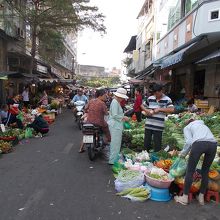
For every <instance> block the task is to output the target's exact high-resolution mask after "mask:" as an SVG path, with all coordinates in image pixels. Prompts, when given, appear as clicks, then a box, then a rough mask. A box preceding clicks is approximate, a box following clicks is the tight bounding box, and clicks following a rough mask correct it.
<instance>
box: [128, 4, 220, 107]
mask: <svg viewBox="0 0 220 220" xmlns="http://www.w3.org/2000/svg"><path fill="white" fill-rule="evenodd" d="M151 4H152V9H150V8H151V7H150V5H151ZM147 5H149V6H148V7H147ZM138 18H139V20H140V21H141V19H142V20H143V21H142V22H140V24H142V25H139V32H138V35H137V38H136V50H134V49H133V52H131V51H129V52H130V54H131V53H133V57H132V59H131V60H128V61H129V62H130V64H129V65H128V68H129V67H130V66H131V65H134V67H135V71H134V72H135V74H138V77H137V78H139V79H143V78H144V77H146V76H148V75H149V74H152V73H153V75H154V78H155V80H159V81H164V80H171V81H172V88H171V93H172V94H173V95H174V98H178V97H176V94H179V93H180V92H181V91H182V92H183V91H185V92H186V96H187V97H195V98H196V97H202V96H203V97H206V98H208V101H209V103H210V104H211V105H215V106H218V107H220V101H219V97H220V77H219V72H220V66H219V60H220V50H219V48H220V1H219V0H154V1H153V2H151V1H145V3H144V5H143V7H142V9H141V12H140V13H139V16H138ZM141 30H142V31H141ZM144 30H145V32H144ZM146 36H148V37H146ZM144 45H145V49H144ZM148 52H149V53H148ZM130 57H131V55H130ZM144 57H145V58H144ZM132 61H133V62H132ZM134 61H136V62H134ZM151 63H152V64H151ZM139 71H141V72H139Z"/></svg>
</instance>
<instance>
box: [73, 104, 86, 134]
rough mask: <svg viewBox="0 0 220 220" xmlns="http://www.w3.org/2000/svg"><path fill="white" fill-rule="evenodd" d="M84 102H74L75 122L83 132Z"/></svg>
mask: <svg viewBox="0 0 220 220" xmlns="http://www.w3.org/2000/svg"><path fill="white" fill-rule="evenodd" d="M85 104H86V103H85V102H84V101H76V102H74V106H75V107H76V113H75V120H76V123H77V125H78V127H79V129H80V130H82V124H83V123H82V116H83V115H84V107H85Z"/></svg>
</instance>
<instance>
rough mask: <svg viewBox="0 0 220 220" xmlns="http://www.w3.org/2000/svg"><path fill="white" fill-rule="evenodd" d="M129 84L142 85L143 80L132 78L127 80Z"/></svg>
mask: <svg viewBox="0 0 220 220" xmlns="http://www.w3.org/2000/svg"><path fill="white" fill-rule="evenodd" d="M128 81H129V83H130V84H134V85H137V84H139V85H140V84H143V83H144V81H143V80H140V79H134V78H131V79H129V80H128Z"/></svg>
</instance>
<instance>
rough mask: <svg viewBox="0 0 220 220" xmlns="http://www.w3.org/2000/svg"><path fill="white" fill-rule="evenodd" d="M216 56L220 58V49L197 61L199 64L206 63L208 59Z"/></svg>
mask: <svg viewBox="0 0 220 220" xmlns="http://www.w3.org/2000/svg"><path fill="white" fill-rule="evenodd" d="M216 58H220V49H218V50H216V51H214V52H212V53H210V54H209V55H208V56H206V57H204V58H202V59H201V60H199V61H198V62H196V63H197V64H198V63H205V62H206V61H211V60H213V59H216Z"/></svg>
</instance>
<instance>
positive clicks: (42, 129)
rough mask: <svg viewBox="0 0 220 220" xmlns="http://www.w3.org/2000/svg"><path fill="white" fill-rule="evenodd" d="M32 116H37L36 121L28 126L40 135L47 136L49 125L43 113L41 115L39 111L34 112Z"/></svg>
mask: <svg viewBox="0 0 220 220" xmlns="http://www.w3.org/2000/svg"><path fill="white" fill-rule="evenodd" d="M31 114H32V115H35V119H34V121H33V123H31V124H29V125H28V127H30V128H33V129H34V130H35V131H36V132H37V133H40V134H41V135H43V134H47V133H48V132H49V125H48V123H47V122H46V121H45V120H44V119H43V117H42V115H41V113H39V112H38V111H37V110H33V111H32V112H31Z"/></svg>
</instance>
